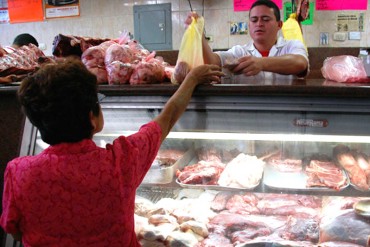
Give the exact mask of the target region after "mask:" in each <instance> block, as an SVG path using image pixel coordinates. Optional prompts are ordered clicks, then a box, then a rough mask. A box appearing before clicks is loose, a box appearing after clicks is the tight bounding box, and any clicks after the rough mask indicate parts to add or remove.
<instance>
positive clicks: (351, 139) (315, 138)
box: [96, 131, 370, 143]
mask: <svg viewBox="0 0 370 247" xmlns="http://www.w3.org/2000/svg"><path fill="white" fill-rule="evenodd" d="M133 133H135V132H134V131H126V132H122V133H119V134H98V135H96V136H100V137H117V136H119V135H125V136H127V135H131V134H133ZM167 138H168V139H198V140H245V141H285V142H340V143H346V142H348V143H370V136H349V135H311V134H252V133H217V132H170V133H169V134H168V136H167Z"/></svg>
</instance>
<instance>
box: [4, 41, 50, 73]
mask: <svg viewBox="0 0 370 247" xmlns="http://www.w3.org/2000/svg"><path fill="white" fill-rule="evenodd" d="M0 50H1V49H0ZM0 55H1V56H0V77H6V76H9V75H25V74H27V73H31V72H34V71H35V70H36V69H37V68H38V67H39V66H40V63H39V59H40V58H43V57H45V55H44V53H43V52H42V51H41V50H40V49H39V48H38V47H37V46H35V45H34V44H29V45H24V46H22V47H20V48H18V49H16V50H15V51H14V52H12V53H6V51H5V50H1V54H0Z"/></svg>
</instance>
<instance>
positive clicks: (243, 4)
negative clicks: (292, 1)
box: [234, 0, 283, 12]
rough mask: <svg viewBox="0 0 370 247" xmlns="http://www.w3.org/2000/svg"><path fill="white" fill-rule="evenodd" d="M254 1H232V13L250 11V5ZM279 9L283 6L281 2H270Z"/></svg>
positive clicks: (280, 0)
mask: <svg viewBox="0 0 370 247" xmlns="http://www.w3.org/2000/svg"><path fill="white" fill-rule="evenodd" d="M255 1H256V0H234V11H235V12H236V11H247V10H250V9H251V6H252V4H253V3H254V2H255ZM272 1H273V2H274V3H276V5H277V6H278V7H279V9H281V8H282V6H283V0H272Z"/></svg>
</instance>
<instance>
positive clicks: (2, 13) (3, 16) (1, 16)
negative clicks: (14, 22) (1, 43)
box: [0, 8, 9, 23]
mask: <svg viewBox="0 0 370 247" xmlns="http://www.w3.org/2000/svg"><path fill="white" fill-rule="evenodd" d="M8 22H9V13H8V8H0V23H8Z"/></svg>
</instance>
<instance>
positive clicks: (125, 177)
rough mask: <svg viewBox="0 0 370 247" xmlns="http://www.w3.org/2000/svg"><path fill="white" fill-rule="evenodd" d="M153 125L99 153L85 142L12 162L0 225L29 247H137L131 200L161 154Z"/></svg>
mask: <svg viewBox="0 0 370 247" xmlns="http://www.w3.org/2000/svg"><path fill="white" fill-rule="evenodd" d="M161 135H162V131H161V129H160V126H159V125H158V124H157V123H155V122H151V123H148V124H146V125H144V126H142V127H141V128H140V130H139V132H137V133H135V134H133V135H131V136H128V137H124V136H121V137H119V138H117V139H116V140H114V142H113V144H108V145H107V146H106V148H100V147H98V146H96V145H95V143H94V142H93V141H92V140H90V139H86V140H83V141H81V142H78V143H62V144H58V145H54V146H50V147H48V148H47V149H45V150H44V151H43V152H42V153H40V154H38V155H35V156H26V157H20V158H16V159H14V160H12V161H11V162H9V164H8V166H7V168H6V171H5V179H4V180H5V181H4V182H5V183H4V194H3V212H2V215H1V221H0V224H1V226H2V227H3V228H4V230H5V231H6V232H8V233H12V234H14V233H17V232H19V231H20V232H22V233H23V238H22V241H23V245H24V246H25V247H27V246H68V247H70V246H94V247H95V246H109V247H113V246H140V244H139V243H138V241H137V239H136V235H135V232H134V206H135V193H136V189H137V187H138V186H139V185H140V183H141V181H142V180H143V178H144V176H145V174H146V173H147V171H148V169H149V168H150V166H151V164H152V162H153V160H154V159H155V156H156V154H157V152H158V149H159V147H160V139H161Z"/></svg>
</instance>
